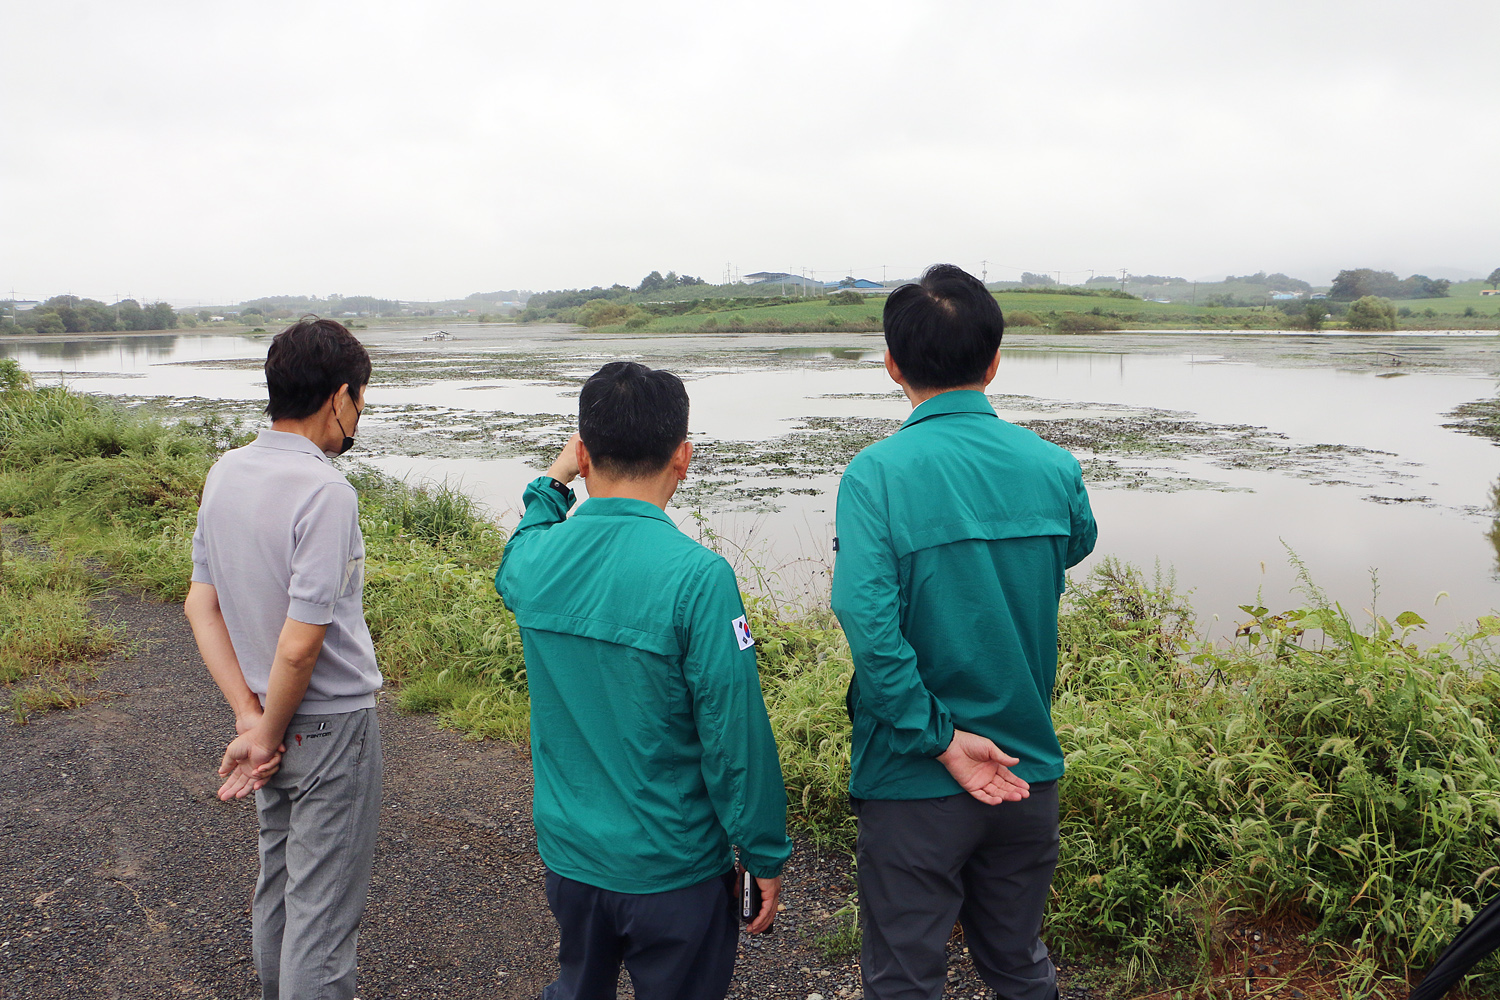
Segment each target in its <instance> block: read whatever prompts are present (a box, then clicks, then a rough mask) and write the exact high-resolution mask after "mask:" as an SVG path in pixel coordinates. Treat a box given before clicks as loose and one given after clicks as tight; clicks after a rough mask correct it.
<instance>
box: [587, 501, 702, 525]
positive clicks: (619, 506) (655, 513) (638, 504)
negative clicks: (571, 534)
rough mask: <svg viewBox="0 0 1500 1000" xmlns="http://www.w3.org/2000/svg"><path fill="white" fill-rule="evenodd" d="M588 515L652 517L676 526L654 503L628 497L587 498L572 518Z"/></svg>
mask: <svg viewBox="0 0 1500 1000" xmlns="http://www.w3.org/2000/svg"><path fill="white" fill-rule="evenodd" d="M590 515H595V516H601V517H654V518H656V519H657V520H658V521H665V522H667V523H668V524H670V525H672V527H674V528H675V527H677V524H676V523H675V522H674V521H673V520H672V519H671V518H670V517H668V516H667V512H666V511H664V510H662V509H661V508H660V507H658V506H656V504H654V503H647V502H646V501H645V500H633V499H631V498H630V497H589V498H588V499H587V500H585V501H584V502H583V503H581V504H579V506H578V510H576V511H574V512H573V516H574V517H588V516H590Z"/></svg>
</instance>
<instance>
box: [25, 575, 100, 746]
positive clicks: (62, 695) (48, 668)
mask: <svg viewBox="0 0 1500 1000" xmlns="http://www.w3.org/2000/svg"><path fill="white" fill-rule="evenodd" d="M97 586H98V584H97V582H96V581H95V580H93V578H92V577H91V576H90V575H89V574H88V573H87V572H85V571H83V570H82V569H80V568H79V567H78V566H77V565H75V564H74V563H73V562H72V561H70V560H67V559H64V558H57V559H39V558H36V557H34V556H31V555H27V554H24V553H19V552H15V551H11V550H9V549H7V550H5V551H0V686H3V687H0V690H3V692H4V694H5V696H6V702H5V709H6V711H8V712H9V713H10V715H11V717H12V719H13V720H14V721H16V722H25V721H26V720H27V719H28V717H29V716H30V715H32V714H33V713H35V712H39V711H45V710H47V709H49V708H66V707H71V706H74V705H79V704H82V703H83V701H84V700H85V698H86V695H85V693H84V690H83V686H84V684H85V683H86V682H87V681H89V680H92V679H93V678H94V676H95V670H94V667H93V665H92V661H93V660H95V659H97V658H98V657H100V656H102V655H104V654H105V653H108V652H109V651H110V650H111V649H113V648H114V646H115V641H116V635H115V630H114V629H112V628H100V627H99V626H98V625H96V624H95V622H94V621H93V619H92V617H91V616H90V614H89V597H90V595H91V594H92V593H94V591H95V590H96V589H97Z"/></svg>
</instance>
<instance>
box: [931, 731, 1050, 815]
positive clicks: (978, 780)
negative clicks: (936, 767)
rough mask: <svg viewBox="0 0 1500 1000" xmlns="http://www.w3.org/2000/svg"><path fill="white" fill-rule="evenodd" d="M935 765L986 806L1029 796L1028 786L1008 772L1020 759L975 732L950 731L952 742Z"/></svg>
mask: <svg viewBox="0 0 1500 1000" xmlns="http://www.w3.org/2000/svg"><path fill="white" fill-rule="evenodd" d="M938 763H940V764H942V765H943V766H944V767H945V768H947V769H948V773H949V774H951V775H953V780H954V781H956V782H958V783H959V784H960V785H961V786H962V787H963V790H964V791H966V792H968V793H969V794H970V795H972V796H974V797H975V798H976V799H978V800H979V801H980V802H983V803H984V804H985V805H989V806H997V805H999V804H1000V803H1002V802H1019V801H1021V800H1022V799H1024V798H1029V797H1030V795H1031V786H1030V785H1029V784H1027V783H1026V782H1024V781H1022V780H1021V779H1020V778H1018V777H1016V776H1015V775H1014V774H1011V772H1010V769H1011V768H1012V767H1015V766H1016V765H1017V764H1019V763H1021V759H1020V758H1019V757H1012V756H1010V755H1009V754H1007V753H1006V752H1005V751H1004V750H1001V749H1000V748H999V747H997V746H995V744H994V741H992V740H990V739H987V738H986V737H983V736H980V735H979V734H978V733H968V732H964V731H963V730H962V729H955V730H953V742H952V743H949V744H948V749H947V750H944V751H943V752H942V753H941V754H940V755H939V756H938Z"/></svg>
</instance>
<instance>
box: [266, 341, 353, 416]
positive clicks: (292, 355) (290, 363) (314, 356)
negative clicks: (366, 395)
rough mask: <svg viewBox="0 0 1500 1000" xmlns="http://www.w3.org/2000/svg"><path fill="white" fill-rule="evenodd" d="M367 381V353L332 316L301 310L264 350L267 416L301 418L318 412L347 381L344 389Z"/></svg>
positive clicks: (350, 390) (350, 392) (350, 391)
mask: <svg viewBox="0 0 1500 1000" xmlns="http://www.w3.org/2000/svg"><path fill="white" fill-rule="evenodd" d="M369 382H370V353H369V352H368V351H366V350H365V345H364V344H361V343H360V342H359V341H358V339H356V338H355V336H354V334H352V333H350V332H349V330H348V328H347V327H345V326H344V324H342V323H340V322H338V321H337V320H331V319H319V318H318V317H316V316H304V317H302V318H301V319H299V320H298V321H297V322H295V323H293V324H292V325H291V326H289V327H287V328H286V329H285V330H282V331H281V332H280V333H278V334H277V335H276V336H275V337H273V338H271V348H270V350H268V351H267V352H266V388H267V389H268V390H269V392H270V399H269V400H268V401H267V402H266V413H268V414H269V415H270V417H271V419H272V420H301V419H302V418H303V417H310V416H312V415H313V414H314V413H317V412H318V410H319V408H320V407H322V405H323V404H324V403H326V402H328V397H330V396H332V395H333V394H334V393H336V392H338V391H339V386H342V385H347V386H348V387H349V395H350V396H351V397H353V398H355V399H358V397H359V390H360V389H362V388H364V387H365V386H366V385H368V384H369Z"/></svg>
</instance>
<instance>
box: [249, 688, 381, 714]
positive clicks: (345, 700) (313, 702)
mask: <svg viewBox="0 0 1500 1000" xmlns="http://www.w3.org/2000/svg"><path fill="white" fill-rule="evenodd" d="M256 697H257V698H259V699H260V707H261V708H265V707H266V696H265V695H264V694H257V695H256ZM374 707H375V692H374V691H371V692H369V693H368V694H351V695H345V696H343V697H342V698H324V699H314V698H303V699H302V703H301V704H300V705H298V706H297V711H296V712H295V713H293V714H295V715H347V714H348V713H350V712H358V711H359V710H360V709H362V708H374Z"/></svg>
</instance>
